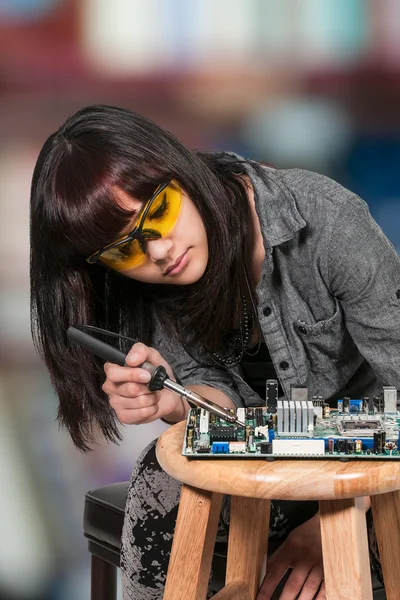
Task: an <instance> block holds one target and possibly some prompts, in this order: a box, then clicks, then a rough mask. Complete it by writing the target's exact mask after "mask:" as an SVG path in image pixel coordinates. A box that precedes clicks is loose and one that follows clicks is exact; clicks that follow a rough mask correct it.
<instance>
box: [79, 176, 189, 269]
mask: <svg viewBox="0 0 400 600" xmlns="http://www.w3.org/2000/svg"><path fill="white" fill-rule="evenodd" d="M181 204H182V190H181V188H180V187H179V185H178V184H177V183H176V182H175V181H170V182H169V183H165V184H163V185H161V186H159V187H158V188H157V189H156V191H155V193H154V195H153V196H152V197H151V198H150V200H148V201H147V202H146V204H145V205H144V207H143V209H142V211H141V213H140V215H139V217H138V218H137V220H136V225H135V227H134V228H133V229H132V231H131V232H130V233H129V234H128V235H126V236H124V237H123V238H121V239H119V240H117V241H115V242H113V243H112V244H108V245H107V246H105V247H104V248H103V249H102V250H99V251H98V252H95V253H94V254H92V255H91V256H89V258H87V259H86V260H87V262H88V263H90V264H94V263H95V262H97V261H98V260H99V261H100V262H102V263H104V264H105V265H106V266H107V267H110V268H111V269H114V270H116V271H125V270H127V269H133V268H135V267H138V266H139V265H141V264H142V263H143V262H144V261H145V259H146V241H148V240H156V239H158V238H161V237H164V236H166V235H168V234H169V233H170V232H171V231H172V229H173V227H174V225H175V223H176V222H177V220H178V217H179V213H180V210H181Z"/></svg>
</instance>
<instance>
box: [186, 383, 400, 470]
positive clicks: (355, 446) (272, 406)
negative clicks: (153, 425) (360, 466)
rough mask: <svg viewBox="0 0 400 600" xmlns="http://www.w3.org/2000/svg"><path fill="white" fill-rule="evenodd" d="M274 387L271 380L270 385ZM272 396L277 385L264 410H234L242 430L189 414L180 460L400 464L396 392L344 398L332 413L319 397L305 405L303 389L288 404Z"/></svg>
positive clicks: (198, 412) (204, 412)
mask: <svg viewBox="0 0 400 600" xmlns="http://www.w3.org/2000/svg"><path fill="white" fill-rule="evenodd" d="M274 381H275V380H269V382H270V384H272V382H274ZM276 390H277V385H276ZM274 394H275V384H274V385H273V393H271V390H270V393H269V396H268V397H267V405H266V406H265V407H250V408H238V409H237V410H236V416H237V420H238V421H240V424H239V423H229V422H227V421H225V420H223V419H222V418H221V417H219V416H216V415H214V414H211V413H210V412H208V411H207V410H205V409H200V408H193V409H191V410H190V412H189V414H188V418H187V423H186V430H185V437H184V443H183V449H182V453H183V455H184V456H187V457H191V458H227V459H229V458H266V459H270V460H274V459H276V458H302V459H307V458H310V459H318V458H323V459H336V460H338V459H339V460H350V459H351V460H354V459H357V460H359V459H368V460H371V459H385V460H386V459H389V460H397V459H400V412H398V411H397V390H396V388H394V387H391V386H390V387H389V386H386V387H385V388H383V394H382V396H375V397H374V398H362V399H350V398H343V399H341V400H338V401H337V406H335V407H330V406H329V405H328V404H327V403H325V402H324V401H323V400H322V399H321V398H320V397H318V396H314V397H313V398H312V400H309V399H308V390H307V388H294V389H293V394H292V396H291V399H290V400H286V399H278V398H276V396H275V397H274ZM232 413H235V411H234V410H233V409H232Z"/></svg>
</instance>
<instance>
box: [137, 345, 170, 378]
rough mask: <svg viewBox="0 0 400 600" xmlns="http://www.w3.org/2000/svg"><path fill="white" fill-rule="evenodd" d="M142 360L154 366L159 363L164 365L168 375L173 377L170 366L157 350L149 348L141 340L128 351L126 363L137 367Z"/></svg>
mask: <svg viewBox="0 0 400 600" xmlns="http://www.w3.org/2000/svg"><path fill="white" fill-rule="evenodd" d="M144 361H147V362H149V363H150V364H152V365H153V366H154V367H158V366H160V365H161V366H163V367H165V369H166V371H167V373H168V376H169V377H170V378H171V379H174V376H173V373H172V369H171V367H170V366H169V364H168V363H167V361H165V360H164V359H163V357H162V356H161V354H160V353H159V352H158V350H156V349H155V348H151V347H150V346H146V345H145V344H142V343H141V342H138V343H137V344H134V345H133V346H132V348H131V349H130V351H129V352H128V355H127V357H126V364H127V365H129V366H131V367H137V366H139V365H141V364H143V363H144Z"/></svg>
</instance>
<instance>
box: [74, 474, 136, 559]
mask: <svg viewBox="0 0 400 600" xmlns="http://www.w3.org/2000/svg"><path fill="white" fill-rule="evenodd" d="M128 486H129V482H128V481H124V482H121V483H113V484H111V485H106V486H103V487H101V488H98V489H96V490H91V491H89V492H87V493H86V495H85V509H84V515H83V531H84V535H85V537H86V538H88V540H89V551H90V552H92V554H95V555H96V556H99V557H100V558H103V560H106V561H108V562H111V563H112V564H115V565H116V566H119V553H120V549H121V535H122V526H123V523H124V514H125V504H126V497H127V494H128Z"/></svg>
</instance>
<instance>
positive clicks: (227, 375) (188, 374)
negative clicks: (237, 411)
mask: <svg viewBox="0 0 400 600" xmlns="http://www.w3.org/2000/svg"><path fill="white" fill-rule="evenodd" d="M152 345H153V347H154V348H156V349H157V350H158V351H159V353H160V354H161V356H162V357H163V358H164V359H165V360H166V361H167V362H168V363H169V365H170V366H171V368H172V370H173V372H174V374H175V376H176V377H177V379H179V381H180V382H181V384H182V385H183V386H185V387H188V386H191V385H208V386H210V387H213V388H216V389H217V390H220V391H221V392H224V394H226V395H227V396H228V397H229V398H230V399H231V400H232V402H233V403H234V404H235V406H237V407H241V406H245V401H244V399H243V398H242V397H241V394H240V393H239V389H238V386H237V384H236V381H235V379H234V377H233V375H232V373H231V372H230V370H229V369H225V368H224V367H222V366H219V365H218V364H217V363H215V362H214V361H213V360H212V358H211V357H210V356H209V355H208V354H207V353H205V352H203V351H201V350H200V349H199V348H194V349H193V352H191V351H190V352H189V351H188V350H186V349H185V348H184V347H183V345H182V344H181V343H180V342H179V340H176V339H172V338H171V337H170V336H168V335H166V333H165V331H164V329H163V327H162V326H161V324H160V322H159V321H158V319H156V320H155V323H154V332H153V343H152Z"/></svg>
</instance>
